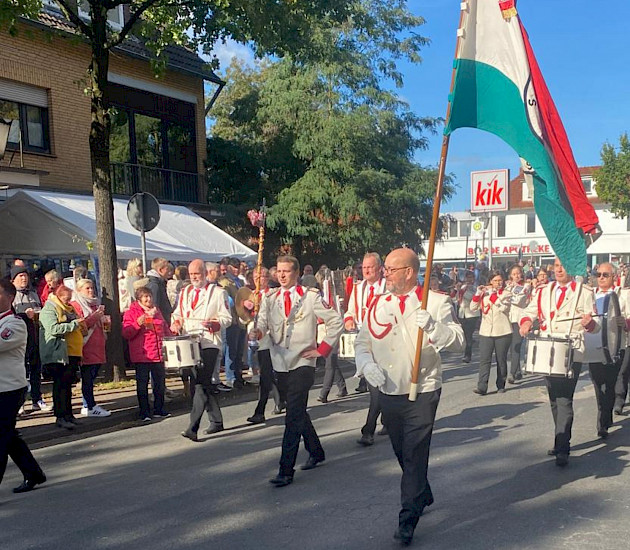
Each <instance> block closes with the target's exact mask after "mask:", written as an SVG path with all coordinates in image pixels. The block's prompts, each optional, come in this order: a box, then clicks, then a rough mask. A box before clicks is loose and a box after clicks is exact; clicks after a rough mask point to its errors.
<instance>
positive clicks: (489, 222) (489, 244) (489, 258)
mask: <svg viewBox="0 0 630 550" xmlns="http://www.w3.org/2000/svg"><path fill="white" fill-rule="evenodd" d="M488 217H489V219H488V269H492V212H488Z"/></svg>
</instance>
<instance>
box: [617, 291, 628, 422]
mask: <svg viewBox="0 0 630 550" xmlns="http://www.w3.org/2000/svg"><path fill="white" fill-rule="evenodd" d="M619 304H620V306H621V315H622V317H623V318H624V319H625V321H626V324H625V337H626V349H625V352H624V355H623V361H622V363H621V368H620V369H619V375H618V376H617V383H616V384H615V407H614V412H615V414H617V415H620V414H622V412H623V406H624V404H625V403H626V397H627V395H628V379H630V334H628V332H630V287H625V288H620V289H619Z"/></svg>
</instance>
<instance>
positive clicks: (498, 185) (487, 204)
mask: <svg viewBox="0 0 630 550" xmlns="http://www.w3.org/2000/svg"><path fill="white" fill-rule="evenodd" d="M508 174H509V172H508V170H507V169H500V170H482V171H479V172H471V173H470V191H471V197H470V205H471V208H470V211H471V212H500V211H504V210H507V209H508V181H509V180H508V178H509V175H508Z"/></svg>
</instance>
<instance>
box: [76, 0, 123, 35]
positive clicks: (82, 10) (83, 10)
mask: <svg viewBox="0 0 630 550" xmlns="http://www.w3.org/2000/svg"><path fill="white" fill-rule="evenodd" d="M79 17H81V18H83V19H88V20H89V19H90V5H89V4H88V3H87V2H86V1H85V0H82V1H81V2H79ZM107 22H108V23H109V24H110V25H111V27H112V28H113V29H114V30H117V31H119V30H120V29H122V27H123V23H124V16H123V7H122V4H121V5H120V6H116V7H115V8H113V9H111V10H108V11H107Z"/></svg>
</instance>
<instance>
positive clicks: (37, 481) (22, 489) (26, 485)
mask: <svg viewBox="0 0 630 550" xmlns="http://www.w3.org/2000/svg"><path fill="white" fill-rule="evenodd" d="M45 482H46V476H45V475H44V473H43V472H42V474H41V476H39V477H37V478H34V479H25V480H24V481H23V482H22V483H21V484H20V485H18V486H17V487H16V488H15V489H13V492H14V493H28V492H29V491H32V490H33V489H35V485H41V484H42V483H45Z"/></svg>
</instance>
